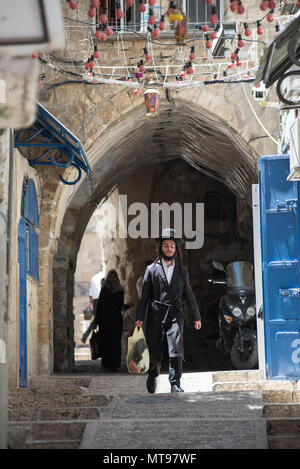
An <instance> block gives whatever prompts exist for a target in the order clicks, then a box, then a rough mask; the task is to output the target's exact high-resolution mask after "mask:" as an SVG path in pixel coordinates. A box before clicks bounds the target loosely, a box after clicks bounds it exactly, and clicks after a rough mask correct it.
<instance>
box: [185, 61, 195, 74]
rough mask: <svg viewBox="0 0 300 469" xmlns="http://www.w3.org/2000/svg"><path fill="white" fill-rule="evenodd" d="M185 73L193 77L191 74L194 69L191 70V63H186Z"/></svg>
mask: <svg viewBox="0 0 300 469" xmlns="http://www.w3.org/2000/svg"><path fill="white" fill-rule="evenodd" d="M186 73H187V74H188V75H193V73H194V69H193V66H192V63H191V62H189V63H188V66H187V69H186Z"/></svg>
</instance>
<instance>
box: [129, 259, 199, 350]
mask: <svg viewBox="0 0 300 469" xmlns="http://www.w3.org/2000/svg"><path fill="white" fill-rule="evenodd" d="M181 269H182V272H180V265H179V264H178V263H177V262H175V267H174V271H173V275H172V278H171V282H170V284H169V286H168V281H167V278H166V276H165V272H164V269H163V265H162V262H161V260H160V259H159V260H157V261H155V262H153V263H152V264H151V265H149V266H148V267H147V269H146V272H145V275H144V280H143V284H142V289H141V295H140V298H139V301H138V306H137V310H136V321H144V320H145V314H146V311H147V318H146V330H145V332H146V339H147V344H148V347H149V351H150V354H154V355H156V356H157V358H158V359H159V355H160V353H161V341H162V337H163V333H164V328H163V320H164V319H167V321H169V325H170V322H174V321H175V322H177V323H178V325H179V329H178V331H179V332H178V333H177V334H172V332H171V335H170V337H168V346H169V357H170V358H172V357H176V356H181V357H182V358H183V354H184V348H183V327H184V300H186V302H187V306H188V308H189V311H190V314H191V316H192V318H193V320H194V321H199V320H201V315H200V312H199V309H198V305H197V302H196V298H195V296H194V294H193V292H192V289H191V286H190V283H189V274H188V271H187V268H186V267H184V266H182V267H181ZM170 304H172V307H169V306H167V305H170ZM167 313H168V315H167V318H166V314H167ZM169 330H170V331H172V328H169Z"/></svg>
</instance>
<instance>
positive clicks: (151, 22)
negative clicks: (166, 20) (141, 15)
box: [148, 8, 156, 25]
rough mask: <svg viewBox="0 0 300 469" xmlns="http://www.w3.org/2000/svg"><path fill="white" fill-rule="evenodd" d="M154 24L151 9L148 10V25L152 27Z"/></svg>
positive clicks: (154, 20) (154, 19)
mask: <svg viewBox="0 0 300 469" xmlns="http://www.w3.org/2000/svg"><path fill="white" fill-rule="evenodd" d="M155 23H156V18H155V16H154V14H153V10H152V8H149V18H148V24H152V25H154V24H155Z"/></svg>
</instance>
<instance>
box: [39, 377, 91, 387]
mask: <svg viewBox="0 0 300 469" xmlns="http://www.w3.org/2000/svg"><path fill="white" fill-rule="evenodd" d="M90 381H91V377H90V376H74V375H70V376H64V375H61V376H57V375H50V376H34V377H32V378H31V379H30V388H37V387H43V386H59V387H65V386H78V387H85V388H87V387H88V386H89V384H90Z"/></svg>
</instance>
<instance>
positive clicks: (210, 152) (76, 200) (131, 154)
mask: <svg viewBox="0 0 300 469" xmlns="http://www.w3.org/2000/svg"><path fill="white" fill-rule="evenodd" d="M87 157H88V160H89V162H90V164H91V166H92V171H93V172H92V177H91V178H85V179H84V180H83V181H82V183H81V185H80V186H79V187H78V189H77V190H76V192H75V193H74V195H73V197H72V199H71V201H70V203H69V206H68V207H67V209H66V212H65V214H64V217H63V221H62V225H61V233H60V237H59V239H58V244H57V252H56V255H55V257H54V263H53V346H54V370H55V371H72V368H73V340H72V337H73V309H72V308H73V307H72V296H73V279H74V271H75V266H76V256H77V252H78V249H79V246H80V241H81V238H82V235H83V232H84V230H85V227H86V225H87V223H88V220H89V218H90V216H91V214H92V213H93V211H94V209H95V206H96V205H97V204H98V203H99V202H100V201H101V200H102V199H103V198H104V197H105V196H106V195H107V194H108V193H109V192H110V191H111V190H112V189H113V188H114V187H116V186H117V185H118V184H119V183H120V182H121V181H122V180H123V179H124V177H125V176H127V175H130V174H133V173H134V172H135V171H136V170H138V169H140V168H142V167H143V166H146V165H147V164H149V163H151V162H167V161H171V160H175V159H178V158H181V159H183V160H185V161H186V162H188V163H189V164H190V165H191V166H193V167H194V168H195V169H197V170H199V171H200V172H203V173H205V174H206V175H208V176H210V177H212V178H214V179H217V180H219V181H222V182H223V183H224V184H225V185H226V186H227V187H228V188H229V189H230V190H231V191H232V192H233V193H235V194H236V195H238V196H239V197H240V198H241V199H244V200H245V201H246V203H248V204H249V203H250V200H251V195H250V194H251V184H252V183H253V182H255V180H256V155H255V154H254V152H253V151H252V150H251V149H250V148H249V147H248V146H247V145H246V143H245V142H244V141H243V139H242V138H241V137H240V135H238V133H237V132H236V131H235V130H233V129H232V128H231V127H229V126H228V125H227V124H226V123H225V122H223V121H222V120H221V119H220V118H217V117H216V116H214V115H212V114H211V113H209V112H208V111H207V110H205V109H203V108H201V107H199V106H196V105H194V104H192V103H191V102H187V101H183V100H177V101H176V102H170V103H166V102H164V103H162V105H161V107H160V113H159V116H158V117H155V118H148V117H145V110H144V107H142V106H141V107H139V108H136V109H134V110H132V111H130V112H129V113H127V114H126V115H125V116H123V117H122V119H120V120H118V121H117V122H115V123H114V124H112V125H111V126H110V127H109V129H107V130H106V132H105V134H102V136H101V137H99V138H98V139H97V140H96V141H95V142H94V144H93V146H91V147H90V149H89V150H88V152H87Z"/></svg>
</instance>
